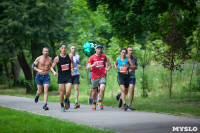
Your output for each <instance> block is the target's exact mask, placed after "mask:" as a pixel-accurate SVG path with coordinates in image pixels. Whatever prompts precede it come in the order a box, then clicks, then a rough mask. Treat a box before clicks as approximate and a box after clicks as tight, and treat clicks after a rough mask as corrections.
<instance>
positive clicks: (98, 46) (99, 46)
mask: <svg viewBox="0 0 200 133" xmlns="http://www.w3.org/2000/svg"><path fill="white" fill-rule="evenodd" d="M97 48H103V46H101V45H97V46H96V47H95V49H97Z"/></svg>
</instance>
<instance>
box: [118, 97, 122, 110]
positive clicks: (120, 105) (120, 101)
mask: <svg viewBox="0 0 200 133" xmlns="http://www.w3.org/2000/svg"><path fill="white" fill-rule="evenodd" d="M118 107H119V108H121V107H122V99H121V98H120V99H119V104H118Z"/></svg>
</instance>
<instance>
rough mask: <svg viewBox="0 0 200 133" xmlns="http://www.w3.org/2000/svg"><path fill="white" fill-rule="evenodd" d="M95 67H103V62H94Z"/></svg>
mask: <svg viewBox="0 0 200 133" xmlns="http://www.w3.org/2000/svg"><path fill="white" fill-rule="evenodd" d="M96 62H97V65H96V67H104V62H103V61H96Z"/></svg>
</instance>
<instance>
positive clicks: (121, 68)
mask: <svg viewBox="0 0 200 133" xmlns="http://www.w3.org/2000/svg"><path fill="white" fill-rule="evenodd" d="M119 72H128V67H119Z"/></svg>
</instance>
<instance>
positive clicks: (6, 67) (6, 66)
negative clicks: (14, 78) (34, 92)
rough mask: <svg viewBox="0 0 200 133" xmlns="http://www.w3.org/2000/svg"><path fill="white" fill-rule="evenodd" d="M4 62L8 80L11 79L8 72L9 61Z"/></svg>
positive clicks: (4, 60)
mask: <svg viewBox="0 0 200 133" xmlns="http://www.w3.org/2000/svg"><path fill="white" fill-rule="evenodd" d="M3 62H4V68H5V71H6V76H7V78H8V79H9V78H10V75H9V71H8V65H7V63H8V60H7V59H3Z"/></svg>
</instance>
